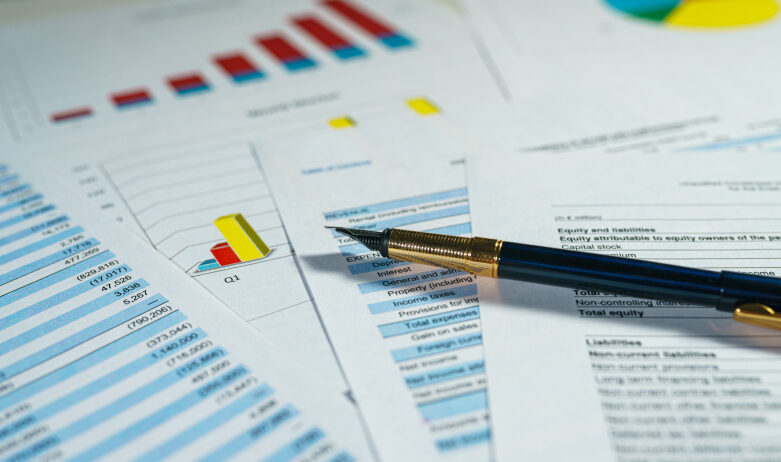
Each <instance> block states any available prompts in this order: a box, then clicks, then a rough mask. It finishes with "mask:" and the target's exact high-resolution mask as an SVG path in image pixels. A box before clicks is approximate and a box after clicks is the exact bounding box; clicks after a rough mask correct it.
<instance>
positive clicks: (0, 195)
mask: <svg viewBox="0 0 781 462" xmlns="http://www.w3.org/2000/svg"><path fill="white" fill-rule="evenodd" d="M28 189H30V185H29V184H23V185H19V186H14V187H13V188H11V189H6V190H4V191H0V198H3V197H8V196H11V195H13V194H16V193H19V192H22V191H26V190H28Z"/></svg>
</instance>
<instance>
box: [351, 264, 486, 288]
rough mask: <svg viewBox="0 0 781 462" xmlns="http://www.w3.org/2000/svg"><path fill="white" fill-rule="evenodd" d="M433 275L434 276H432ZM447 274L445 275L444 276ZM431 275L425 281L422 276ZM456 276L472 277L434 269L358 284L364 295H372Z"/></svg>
mask: <svg viewBox="0 0 781 462" xmlns="http://www.w3.org/2000/svg"><path fill="white" fill-rule="evenodd" d="M432 273H433V276H431V274H432ZM442 273H445V274H442ZM425 275H430V276H428V277H426V278H425V279H422V276H425ZM456 276H466V277H472V278H474V276H472V275H470V274H469V273H464V272H463V271H456V272H450V271H449V270H445V269H432V270H428V271H423V272H422V273H415V274H407V275H406V276H401V277H398V278H390V279H380V280H379V281H370V282H363V283H361V284H358V289H359V290H360V291H361V293H362V294H370V293H372V292H379V291H382V290H394V289H396V288H397V287H405V286H411V285H413V284H428V283H429V282H431V281H437V280H439V279H447V278H452V277H456Z"/></svg>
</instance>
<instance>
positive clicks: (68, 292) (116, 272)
mask: <svg viewBox="0 0 781 462" xmlns="http://www.w3.org/2000/svg"><path fill="white" fill-rule="evenodd" d="M129 271H130V267H128V266H127V265H122V266H119V267H117V268H113V269H111V270H110V271H106V272H104V273H100V274H99V275H97V276H106V275H108V277H107V278H106V282H109V281H112V280H114V279H116V278H118V277H119V276H122V275H124V274H127V273H128V272H129ZM97 276H96V277H97ZM93 279H94V278H93ZM94 287H95V286H94V285H92V279H90V280H89V281H84V282H82V283H79V284H77V285H75V286H71V287H68V288H67V289H65V290H63V291H62V292H59V293H56V294H54V295H52V296H51V297H49V298H47V299H45V300H41V301H40V302H38V303H33V304H32V305H29V306H27V307H25V308H23V309H21V310H19V311H17V312H15V313H12V314H9V315H8V316H6V317H4V318H0V330H4V329H8V328H9V327H11V326H13V325H14V324H16V323H19V322H21V321H24V320H25V319H28V318H30V317H32V316H35V315H36V314H38V313H42V312H43V311H46V310H48V309H49V308H52V307H54V306H57V305H59V304H60V303H63V302H67V301H68V300H70V299H72V298H74V297H77V296H79V295H81V294H83V293H85V292H88V291H89V290H91V289H92V288H94Z"/></svg>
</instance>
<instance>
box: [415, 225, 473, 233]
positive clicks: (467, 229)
mask: <svg viewBox="0 0 781 462" xmlns="http://www.w3.org/2000/svg"><path fill="white" fill-rule="evenodd" d="M426 232H427V233H436V234H447V235H448V236H463V235H466V234H472V223H461V224H459V225H450V226H442V227H441V228H432V229H427V230H426Z"/></svg>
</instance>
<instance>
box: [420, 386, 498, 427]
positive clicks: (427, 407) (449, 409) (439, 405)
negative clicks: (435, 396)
mask: <svg viewBox="0 0 781 462" xmlns="http://www.w3.org/2000/svg"><path fill="white" fill-rule="evenodd" d="M418 409H420V413H421V414H422V415H423V418H424V419H426V420H436V419H444V418H446V417H453V416H454V415H459V414H466V413H467V412H474V411H478V410H480V409H488V400H487V397H486V393H485V390H477V391H473V392H471V393H467V394H465V395H459V396H456V397H453V398H444V399H440V400H437V401H433V402H430V403H425V404H419V405H418Z"/></svg>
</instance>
